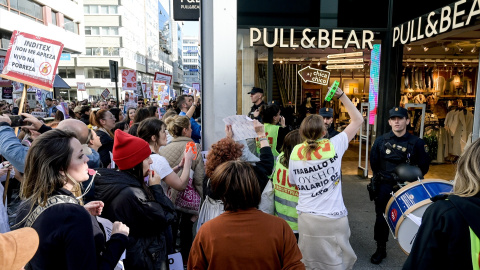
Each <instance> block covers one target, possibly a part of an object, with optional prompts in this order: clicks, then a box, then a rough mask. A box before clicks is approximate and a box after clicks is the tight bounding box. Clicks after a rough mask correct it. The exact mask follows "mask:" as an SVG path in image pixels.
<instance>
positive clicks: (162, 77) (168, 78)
mask: <svg viewBox="0 0 480 270" xmlns="http://www.w3.org/2000/svg"><path fill="white" fill-rule="evenodd" d="M155 81H165V83H166V84H167V85H168V86H172V75H170V74H165V73H162V72H155Z"/></svg>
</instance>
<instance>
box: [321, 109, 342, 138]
mask: <svg viewBox="0 0 480 270" xmlns="http://www.w3.org/2000/svg"><path fill="white" fill-rule="evenodd" d="M319 114H320V115H321V116H322V117H330V118H333V108H320V111H319ZM327 132H328V134H327V135H326V136H325V138H328V139H331V138H333V137H335V136H336V135H338V134H340V132H338V131H337V130H335V128H334V127H333V123H332V124H331V125H330V127H329V128H328V130H327Z"/></svg>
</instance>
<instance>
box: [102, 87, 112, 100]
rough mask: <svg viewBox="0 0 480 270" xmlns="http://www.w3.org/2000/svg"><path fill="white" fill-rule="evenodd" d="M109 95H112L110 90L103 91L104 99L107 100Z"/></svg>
mask: <svg viewBox="0 0 480 270" xmlns="http://www.w3.org/2000/svg"><path fill="white" fill-rule="evenodd" d="M108 95H110V90H108V88H105V90H103V92H102V98H103V99H107V97H108Z"/></svg>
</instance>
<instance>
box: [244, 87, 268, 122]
mask: <svg viewBox="0 0 480 270" xmlns="http://www.w3.org/2000/svg"><path fill="white" fill-rule="evenodd" d="M256 93H262V94H263V89H261V88H257V87H253V88H252V90H251V91H250V92H248V93H247V94H248V95H251V94H256ZM262 105H266V103H265V101H263V100H262V103H260V104H258V105H257V104H253V106H252V107H251V108H250V112H249V113H248V114H247V116H248V117H250V118H252V119H257V120H258V121H260V122H261V118H260V116H258V117H257V118H255V117H254V116H253V113H254V112H255V111H256V110H259V109H260V107H261V106H262Z"/></svg>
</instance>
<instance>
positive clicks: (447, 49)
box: [442, 44, 450, 52]
mask: <svg viewBox="0 0 480 270" xmlns="http://www.w3.org/2000/svg"><path fill="white" fill-rule="evenodd" d="M442 47H443V49H444V50H445V52H448V51H449V50H450V48H449V47H447V46H446V45H445V44H443V45H442Z"/></svg>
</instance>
